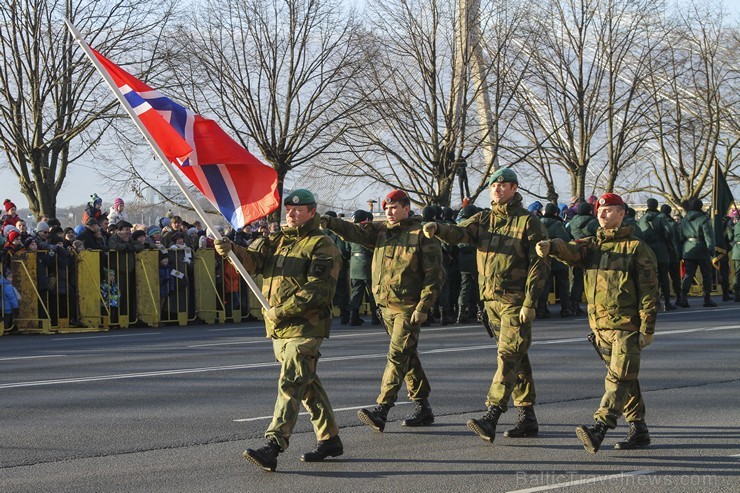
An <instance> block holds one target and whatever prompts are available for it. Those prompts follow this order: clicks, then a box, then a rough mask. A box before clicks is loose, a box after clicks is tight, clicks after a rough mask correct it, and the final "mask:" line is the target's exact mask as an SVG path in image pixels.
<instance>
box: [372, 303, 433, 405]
mask: <svg viewBox="0 0 740 493" xmlns="http://www.w3.org/2000/svg"><path fill="white" fill-rule="evenodd" d="M381 312H382V315H383V325H384V326H385V328H386V330H387V331H388V335H389V336H390V338H391V341H390V344H389V345H388V360H387V363H386V365H385V371H384V372H383V381H382V382H381V384H380V394H379V395H378V399H377V402H378V404H387V405H389V406H393V405H394V404H395V402H396V399H397V397H398V392H399V390H401V386H402V385H403V382H404V381H406V388H407V390H408V395H409V399H410V400H412V401H420V400H422V399H427V398H428V397H429V393H430V392H431V390H432V388H431V387H430V386H429V380H427V376H426V374H425V373H424V368H422V367H421V361H420V360H419V353H418V352H417V350H416V348H417V346H418V345H419V330H420V329H419V326H418V325H411V324H410V322H409V320H410V319H411V314H412V313H413V308H409V309H407V308H405V307H404V308H396V307H381Z"/></svg>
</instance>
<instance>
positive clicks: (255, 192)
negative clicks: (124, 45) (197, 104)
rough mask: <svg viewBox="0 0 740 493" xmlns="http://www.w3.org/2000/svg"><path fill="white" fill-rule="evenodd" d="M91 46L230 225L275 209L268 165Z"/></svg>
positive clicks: (273, 183) (172, 158)
mask: <svg viewBox="0 0 740 493" xmlns="http://www.w3.org/2000/svg"><path fill="white" fill-rule="evenodd" d="M90 49H91V51H92V53H93V54H94V55H95V57H96V58H97V59H98V61H99V62H100V63H101V64H102V66H103V68H104V70H105V71H106V72H108V74H109V75H110V77H111V78H112V79H113V82H115V84H116V85H117V86H118V89H119V90H120V91H121V93H122V94H123V96H124V97H125V98H126V101H127V102H128V103H129V105H130V106H131V108H133V110H134V113H135V114H136V116H137V117H138V118H139V120H140V121H141V122H142V123H143V125H144V126H145V127H146V128H147V130H148V131H149V133H150V134H151V135H152V138H153V139H154V141H155V142H156V143H157V145H158V146H159V148H160V149H161V150H162V152H163V153H164V154H165V156H167V159H169V160H170V162H172V163H174V164H175V165H176V166H177V167H178V168H179V169H180V171H182V173H183V174H184V175H185V176H187V178H188V179H189V180H190V181H191V182H192V183H193V185H195V186H196V187H197V188H198V190H200V191H201V193H203V195H205V196H206V198H208V200H209V201H210V202H211V203H212V204H213V205H214V206H215V207H216V208H217V209H218V210H219V211H220V212H221V214H223V215H224V217H226V219H228V220H229V222H230V223H231V224H232V226H233V227H234V228H237V229H238V228H242V227H243V226H245V225H247V224H249V223H251V222H253V221H255V220H257V219H259V218H261V217H264V216H266V215H267V214H269V213H271V212H273V211H274V210H275V209H277V207H278V205H279V203H280V199H279V197H278V192H277V173H276V172H275V170H274V169H273V168H272V167H270V166H267V165H265V164H263V163H261V162H260V161H259V160H258V159H257V158H255V157H254V156H253V155H252V154H251V153H250V152H249V151H247V150H246V149H244V148H243V147H242V146H241V145H239V144H238V143H237V142H236V141H234V140H233V139H232V138H231V137H229V136H228V135H227V134H226V132H224V131H223V129H222V128H221V127H219V126H218V124H217V123H216V122H214V121H213V120H209V119H207V118H203V117H202V116H200V115H197V114H195V113H194V112H192V111H191V110H189V109H187V108H185V107H183V106H180V105H179V104H177V103H175V102H174V101H172V100H171V99H169V98H167V97H165V96H164V95H163V94H162V93H160V92H159V91H157V90H155V89H152V88H151V87H149V86H148V85H146V84H145V83H143V82H142V81H140V80H139V79H137V78H136V77H134V76H132V75H131V74H129V73H128V72H126V71H125V70H123V69H122V68H121V67H119V66H118V65H116V64H115V63H113V62H111V61H110V60H108V59H107V58H106V57H104V56H103V55H101V54H100V53H98V52H97V51H95V50H94V49H92V48H90Z"/></svg>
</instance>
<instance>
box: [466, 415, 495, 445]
mask: <svg viewBox="0 0 740 493" xmlns="http://www.w3.org/2000/svg"><path fill="white" fill-rule="evenodd" d="M502 413H503V411H502V410H501V408H500V407H498V406H491V407H489V408H488V412H487V413H486V414H484V415H483V416H481V418H480V419H471V420H468V428H470V431H472V432H473V433H475V434H476V435H478V436H479V437H480V438H481V440H483V441H485V442H491V443H493V439H494V438H495V436H496V425H497V424H498V418H500V417H501V414H502Z"/></svg>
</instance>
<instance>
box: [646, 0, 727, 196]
mask: <svg viewBox="0 0 740 493" xmlns="http://www.w3.org/2000/svg"><path fill="white" fill-rule="evenodd" d="M726 19H727V17H726V16H725V15H724V12H723V11H722V10H721V8H720V7H718V6H716V5H710V4H706V3H704V2H696V1H693V2H689V3H687V4H682V5H681V6H680V8H677V9H676V11H675V14H674V17H673V19H672V23H671V25H670V26H668V27H667V29H668V30H669V32H670V38H669V40H668V42H667V43H666V46H665V50H664V51H663V52H662V54H661V55H662V56H661V57H660V58H656V59H653V60H651V63H652V70H651V72H650V77H649V83H650V89H651V91H650V93H651V110H652V125H651V128H653V130H654V131H653V137H654V139H655V152H654V153H653V158H652V159H651V160H650V164H651V171H652V173H651V175H652V177H653V179H652V180H650V182H649V188H650V189H652V190H654V191H656V192H658V193H659V194H661V195H662V196H663V197H665V198H666V199H667V200H669V201H670V202H672V203H673V204H676V205H678V204H680V203H681V202H682V201H684V200H686V199H689V198H693V197H702V198H703V197H706V196H707V195H708V194H710V193H711V189H712V186H711V183H712V176H713V174H712V170H713V164H714V161H715V159H718V160H719V161H720V163H721V167H722V169H723V170H724V172H725V173H727V174H729V175H730V176H733V175H734V176H737V171H736V170H737V161H738V146H739V144H740V131H739V128H738V108H740V97H739V96H738V92H739V89H740V88H739V87H738V66H740V59H739V55H738V51H737V47H738V43H737V33H738V27H737V24H736V23H735V25H734V26H728V25H727V20H726ZM733 40H734V41H733ZM733 43H734V48H735V49H732V47H733ZM733 170H734V171H733ZM728 172H729V173H728Z"/></svg>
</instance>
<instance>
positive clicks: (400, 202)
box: [321, 190, 444, 432]
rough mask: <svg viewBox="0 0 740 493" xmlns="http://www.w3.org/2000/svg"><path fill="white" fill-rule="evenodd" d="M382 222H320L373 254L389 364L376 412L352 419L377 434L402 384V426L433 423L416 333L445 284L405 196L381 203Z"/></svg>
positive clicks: (431, 243)
mask: <svg viewBox="0 0 740 493" xmlns="http://www.w3.org/2000/svg"><path fill="white" fill-rule="evenodd" d="M382 206H383V210H385V217H386V221H385V222H383V223H374V222H368V223H364V224H351V223H349V222H346V221H340V220H337V219H335V218H332V217H326V216H324V217H322V218H321V223H322V227H324V228H327V229H330V230H332V231H334V232H335V233H337V234H338V235H339V236H340V237H341V238H343V239H344V240H346V241H349V242H352V243H358V244H360V245H362V246H365V247H367V248H371V249H374V254H373V267H372V290H373V295H374V297H375V302H376V303H377V305H378V307H380V311H381V316H382V323H383V325H384V326H385V329H386V331H387V332H388V335H389V336H390V345H389V347H388V360H387V363H386V366H385V371H384V373H383V380H382V383H381V389H380V394H379V395H378V399H377V403H378V405H377V407H375V408H373V409H361V410H359V411H358V412H357V416H358V417H359V418H360V420H361V421H362V422H363V423H365V424H366V425H368V426H370V427H371V428H372V429H374V430H375V431H380V432H382V431H383V430H384V429H385V424H386V422H387V420H388V411H389V410H390V409H391V408H392V407H393V405H394V404H395V402H396V399H397V397H398V392H399V390H400V389H401V386H402V385H403V382H404V381H405V382H406V387H407V388H408V395H409V399H411V400H412V401H413V402H414V403H415V406H416V407H415V409H414V412H413V413H412V414H411V416H409V417H408V418H406V419H405V420H404V421H403V423H402V424H403V425H404V426H427V425H431V424H432V423H434V414H433V413H432V407H431V405H430V404H429V393H430V391H431V387H430V386H429V381H428V380H427V377H426V374H425V373H424V369H423V368H422V366H421V360H419V354H418V352H417V346H418V344H419V328H420V326H421V324H423V323H424V321H425V320H426V319H427V317H428V316H429V312H430V310H431V309H432V307H434V302H435V301H436V299H437V296H438V295H439V291H440V289H441V287H442V283H443V282H444V274H443V272H442V251H441V248H440V246H439V242H437V241H435V240H430V239H428V238H425V237H424V235H423V234H422V231H421V218H420V217H418V216H410V212H411V201H410V199H409V196H408V195H407V194H406V192H404V191H402V190H395V191H393V192H391V193H389V194H388V195H387V196H386V197H385V199H384V200H383V202H382Z"/></svg>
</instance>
